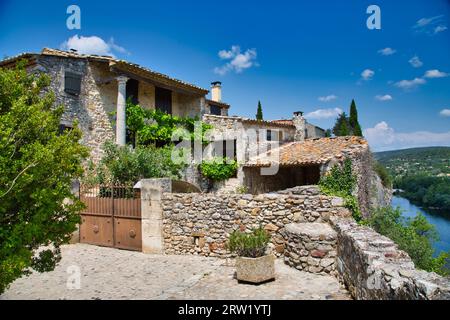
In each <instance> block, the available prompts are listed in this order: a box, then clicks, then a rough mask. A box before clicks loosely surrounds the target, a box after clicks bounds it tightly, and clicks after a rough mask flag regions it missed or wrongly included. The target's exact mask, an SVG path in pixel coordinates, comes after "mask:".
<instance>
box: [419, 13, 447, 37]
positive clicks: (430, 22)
mask: <svg viewBox="0 0 450 320" xmlns="http://www.w3.org/2000/svg"><path fill="white" fill-rule="evenodd" d="M443 17H444V15H439V16H434V17H430V18H422V19H419V20H418V21H417V22H416V24H415V25H414V26H413V27H412V28H413V29H414V30H415V32H418V33H426V34H428V35H435V34H437V33H439V32H442V31H445V30H447V26H446V25H444V24H443V23H442V22H443Z"/></svg>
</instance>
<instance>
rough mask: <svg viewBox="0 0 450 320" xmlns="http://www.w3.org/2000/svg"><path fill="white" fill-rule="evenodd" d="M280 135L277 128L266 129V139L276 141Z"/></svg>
mask: <svg viewBox="0 0 450 320" xmlns="http://www.w3.org/2000/svg"><path fill="white" fill-rule="evenodd" d="M280 137H281V131H278V130H266V140H267V141H278V140H280Z"/></svg>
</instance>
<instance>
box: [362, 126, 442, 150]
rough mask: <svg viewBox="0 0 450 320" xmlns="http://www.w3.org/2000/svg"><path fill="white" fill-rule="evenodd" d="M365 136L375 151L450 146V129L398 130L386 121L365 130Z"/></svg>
mask: <svg viewBox="0 0 450 320" xmlns="http://www.w3.org/2000/svg"><path fill="white" fill-rule="evenodd" d="M364 137H365V138H366V139H367V140H368V141H369V144H370V146H371V148H372V149H373V150H374V151H383V150H395V149H404V148H415V147H427V146H450V131H448V132H442V133H436V132H429V131H415V132H407V133H401V132H396V131H395V130H394V129H393V128H391V127H390V126H389V125H388V124H387V123H386V122H385V121H382V122H380V123H377V124H376V125H375V126H374V127H373V128H368V129H366V130H364Z"/></svg>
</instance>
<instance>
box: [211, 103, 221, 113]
mask: <svg viewBox="0 0 450 320" xmlns="http://www.w3.org/2000/svg"><path fill="white" fill-rule="evenodd" d="M209 110H210V113H211V114H214V115H216V116H220V115H221V114H222V109H221V108H220V107H219V106H216V105H214V104H211V105H209Z"/></svg>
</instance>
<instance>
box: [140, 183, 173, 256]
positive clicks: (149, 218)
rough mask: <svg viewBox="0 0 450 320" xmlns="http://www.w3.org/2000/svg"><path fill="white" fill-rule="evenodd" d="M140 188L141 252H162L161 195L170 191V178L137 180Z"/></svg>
mask: <svg viewBox="0 0 450 320" xmlns="http://www.w3.org/2000/svg"><path fill="white" fill-rule="evenodd" d="M139 185H140V188H141V217H142V226H141V228H142V229H141V230H142V252H144V253H163V252H164V237H163V221H162V218H163V217H162V211H163V210H162V204H161V196H162V193H163V192H171V191H172V180H171V179H169V178H162V179H143V180H141V181H139Z"/></svg>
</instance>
